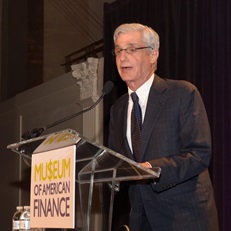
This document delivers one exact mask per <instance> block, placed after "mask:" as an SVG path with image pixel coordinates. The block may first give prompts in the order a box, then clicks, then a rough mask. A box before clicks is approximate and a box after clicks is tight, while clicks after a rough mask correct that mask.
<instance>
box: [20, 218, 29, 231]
mask: <svg viewBox="0 0 231 231" xmlns="http://www.w3.org/2000/svg"><path fill="white" fill-rule="evenodd" d="M20 229H30V221H28V220H27V221H21V222H20Z"/></svg>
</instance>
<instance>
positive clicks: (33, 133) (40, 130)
mask: <svg viewBox="0 0 231 231" xmlns="http://www.w3.org/2000/svg"><path fill="white" fill-rule="evenodd" d="M113 87H114V83H113V82H112V81H107V82H106V83H105V85H104V87H103V90H102V94H101V96H100V97H99V99H98V100H97V101H96V102H95V103H94V104H92V105H91V106H90V107H88V108H86V109H84V110H82V111H79V112H77V113H75V114H72V115H69V116H67V117H65V118H63V119H60V120H57V121H56V122H54V123H52V124H49V125H46V126H44V127H41V128H34V129H32V130H31V131H26V132H24V133H23V134H22V136H21V138H22V139H23V140H29V139H32V138H35V137H38V136H40V135H41V134H42V133H43V132H44V131H45V130H47V129H49V128H52V127H54V126H56V125H58V124H61V123H63V122H65V121H67V120H70V119H72V118H74V117H76V116H80V115H82V114H84V113H85V112H88V111H90V110H91V109H93V108H94V107H95V106H96V105H97V104H99V103H100V101H101V100H102V99H103V97H104V96H105V95H107V94H109V93H110V92H111V90H112V88H113Z"/></svg>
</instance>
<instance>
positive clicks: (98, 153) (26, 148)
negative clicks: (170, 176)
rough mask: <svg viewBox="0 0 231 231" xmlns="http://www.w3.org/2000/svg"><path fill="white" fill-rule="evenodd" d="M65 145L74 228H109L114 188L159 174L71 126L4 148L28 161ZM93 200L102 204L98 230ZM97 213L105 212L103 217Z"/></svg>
mask: <svg viewBox="0 0 231 231" xmlns="http://www.w3.org/2000/svg"><path fill="white" fill-rule="evenodd" d="M69 146H74V147H75V148H74V150H75V165H76V167H75V181H76V186H77V188H78V190H76V193H75V198H74V200H75V201H76V208H75V212H76V214H75V228H77V229H76V230H82V231H90V230H94V231H96V230H100V231H103V229H104V230H109V231H110V230H111V227H112V216H113V202H114V195H115V192H116V191H119V187H120V183H121V182H125V181H133V180H144V179H155V178H158V177H159V176H160V172H161V169H160V168H158V167H156V168H152V169H147V168H144V167H143V166H141V165H140V164H138V163H136V162H135V161H133V160H131V159H128V158H126V157H125V156H123V155H121V154H119V153H116V152H114V151H113V150H111V149H109V148H107V147H105V146H102V145H99V144H96V143H94V142H92V141H89V140H88V139H86V138H84V137H82V136H81V135H80V134H79V133H78V132H76V131H74V130H72V129H65V130H62V131H58V132H55V133H51V134H48V135H44V136H40V137H36V138H33V139H30V140H25V141H21V142H18V143H14V144H10V145H8V146H7V148H8V149H11V150H12V151H13V152H16V153H18V154H20V155H21V156H23V158H27V159H29V160H30V159H32V157H33V155H34V154H42V153H45V152H47V153H49V151H56V150H57V151H58V150H61V149H62V148H65V147H69ZM102 184H104V185H106V188H108V189H107V191H108V194H109V196H108V200H107V201H104V199H105V198H104V195H103V190H102ZM97 187H98V188H99V192H98V193H96V191H95V189H96V188H97ZM95 202H100V204H101V206H102V205H103V206H102V207H103V208H101V210H100V212H99V213H98V215H97V219H96V220H97V224H98V229H97V228H96V225H95V224H92V223H91V222H92V217H93V206H94V203H95ZM97 207H98V206H97ZM104 209H106V211H104ZM101 213H104V214H106V216H104V215H103V214H101ZM105 217H106V218H105ZM105 223H106V225H104V226H103V225H102V224H105ZM92 226H93V228H92ZM105 226H106V227H105ZM43 228H46V227H43ZM59 228H65V227H59Z"/></svg>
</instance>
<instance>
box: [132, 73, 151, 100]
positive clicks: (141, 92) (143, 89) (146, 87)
mask: <svg viewBox="0 0 231 231" xmlns="http://www.w3.org/2000/svg"><path fill="white" fill-rule="evenodd" d="M154 77H155V75H154V74H152V75H151V77H150V78H149V79H148V80H147V81H146V82H145V83H144V84H143V85H142V86H140V87H139V88H138V89H137V90H136V94H137V95H138V97H139V100H140V101H141V102H144V101H145V99H147V97H148V94H149V91H150V88H151V86H152V83H153V81H154ZM132 92H133V91H132V90H131V89H130V88H128V94H129V96H130V95H131V93H132ZM130 98H131V96H130Z"/></svg>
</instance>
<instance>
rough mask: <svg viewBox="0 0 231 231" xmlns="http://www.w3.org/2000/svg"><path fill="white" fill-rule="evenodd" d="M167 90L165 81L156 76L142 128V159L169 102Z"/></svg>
mask: <svg viewBox="0 0 231 231" xmlns="http://www.w3.org/2000/svg"><path fill="white" fill-rule="evenodd" d="M166 89H167V85H166V83H165V81H164V80H163V79H161V78H160V77H158V76H157V75H156V76H155V79H154V82H153V84H152V86H151V89H150V92H149V97H148V104H147V108H146V113H145V118H144V123H143V126H142V141H141V142H142V144H141V148H142V150H141V155H142V157H143V155H144V152H145V149H146V146H147V144H148V141H149V138H150V134H151V132H152V130H153V127H154V125H155V123H156V121H157V118H158V117H159V115H160V113H161V110H162V108H163V106H164V105H165V103H166V100H167V96H166V94H165V90H166ZM142 157H141V158H142Z"/></svg>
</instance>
